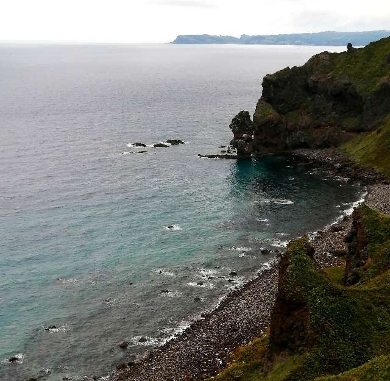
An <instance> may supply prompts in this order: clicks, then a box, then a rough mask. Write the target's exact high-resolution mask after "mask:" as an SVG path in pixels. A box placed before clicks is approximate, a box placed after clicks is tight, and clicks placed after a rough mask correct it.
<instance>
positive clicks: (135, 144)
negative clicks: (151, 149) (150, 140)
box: [133, 143, 146, 147]
mask: <svg viewBox="0 0 390 381" xmlns="http://www.w3.org/2000/svg"><path fill="white" fill-rule="evenodd" d="M133 146H134V147H146V144H145V143H133Z"/></svg>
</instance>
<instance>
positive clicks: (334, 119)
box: [230, 38, 390, 154]
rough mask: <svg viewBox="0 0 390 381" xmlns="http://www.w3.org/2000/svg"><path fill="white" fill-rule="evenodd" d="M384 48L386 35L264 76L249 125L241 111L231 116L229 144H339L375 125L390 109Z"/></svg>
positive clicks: (246, 147)
mask: <svg viewBox="0 0 390 381" xmlns="http://www.w3.org/2000/svg"><path fill="white" fill-rule="evenodd" d="M389 47H390V38H389V39H384V40H382V41H379V42H377V43H373V44H370V45H369V46H367V47H366V48H363V49H356V48H353V47H352V46H349V47H348V51H347V52H343V53H329V52H323V53H320V54H318V55H316V56H314V57H312V58H311V59H310V60H309V61H308V62H307V63H306V64H305V65H303V66H301V67H293V68H286V69H283V70H281V71H279V72H277V73H275V74H272V75H267V76H266V77H264V79H263V93H262V97H261V99H260V100H259V102H258V104H257V107H256V111H255V113H254V116H253V124H251V123H250V116H249V114H248V115H247V114H245V113H244V112H241V113H240V114H238V115H237V117H235V118H234V119H233V121H232V124H231V125H230V128H231V129H232V130H233V133H234V139H233V141H232V144H233V145H234V146H235V147H236V148H239V149H240V150H241V151H242V152H246V153H248V152H251V153H253V154H264V153H270V152H271V153H278V152H282V151H286V150H287V151H289V150H293V149H297V148H328V147H338V146H340V145H342V144H344V143H345V142H347V141H348V140H350V139H351V138H353V137H354V136H356V134H359V133H361V132H365V131H370V130H373V129H375V128H376V127H377V126H378V125H379V124H380V123H381V122H382V121H383V119H384V117H385V116H386V115H388V114H389V113H390V82H389V79H388V78H389V75H390V66H389V65H388V62H389V58H388V57H389V56H388V54H389V53H388V50H389ZM378 57H379V58H378ZM351 67H352V68H354V69H353V70H351V69H350V68H351ZM359 67H361V68H362V69H356V68H359ZM363 68H366V69H363ZM355 69H356V70H360V71H356V72H354V70H355ZM371 70H372V72H373V73H375V75H374V77H373V78H372V80H371V78H370V77H369V75H370V74H369V73H370V71H371ZM362 72H363V74H362ZM367 73H368V74H367ZM364 75H365V76H366V77H364ZM362 76H363V77H364V78H363V80H362V79H361V78H362ZM245 131H253V141H251V142H250V144H248V143H246V144H243V142H242V140H243V139H242V136H243V135H244V134H247V132H245Z"/></svg>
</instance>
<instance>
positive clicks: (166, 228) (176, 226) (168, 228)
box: [165, 225, 183, 232]
mask: <svg viewBox="0 0 390 381" xmlns="http://www.w3.org/2000/svg"><path fill="white" fill-rule="evenodd" d="M165 230H168V231H171V232H172V231H178V230H183V229H182V228H181V227H180V226H179V225H168V226H165Z"/></svg>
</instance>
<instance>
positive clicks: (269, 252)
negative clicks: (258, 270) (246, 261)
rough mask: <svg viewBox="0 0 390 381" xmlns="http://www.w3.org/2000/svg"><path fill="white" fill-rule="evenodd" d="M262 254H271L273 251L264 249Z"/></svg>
mask: <svg viewBox="0 0 390 381" xmlns="http://www.w3.org/2000/svg"><path fill="white" fill-rule="evenodd" d="M261 254H263V255H269V254H271V251H270V250H268V249H263V250H261Z"/></svg>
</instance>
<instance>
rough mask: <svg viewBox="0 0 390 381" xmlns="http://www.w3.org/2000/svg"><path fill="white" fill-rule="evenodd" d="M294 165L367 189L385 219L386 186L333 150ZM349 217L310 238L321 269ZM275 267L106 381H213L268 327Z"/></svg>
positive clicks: (331, 258) (302, 153) (301, 156)
mask: <svg viewBox="0 0 390 381" xmlns="http://www.w3.org/2000/svg"><path fill="white" fill-rule="evenodd" d="M292 155H293V156H295V157H296V158H297V160H298V161H302V162H304V163H313V164H316V165H317V166H318V164H320V169H321V170H324V171H326V172H328V173H330V174H332V175H336V176H347V177H349V178H350V179H351V180H354V181H359V182H360V183H361V184H363V185H365V186H367V190H368V192H367V195H366V199H365V202H366V203H367V204H368V205H369V206H371V207H372V208H374V209H377V210H378V211H380V212H383V213H387V214H390V185H389V183H388V181H386V180H385V178H384V177H383V176H381V175H378V174H377V173H374V172H372V171H370V170H368V169H364V168H360V167H358V166H356V165H354V164H353V163H351V161H350V160H348V158H347V157H346V156H345V155H344V154H342V153H341V152H340V151H338V150H334V149H325V150H298V151H294V152H293V153H292ZM351 223H352V218H351V216H345V217H344V218H343V219H342V220H340V221H339V222H337V223H336V224H333V225H331V226H328V227H327V228H326V229H325V230H323V231H320V232H317V233H316V234H315V236H313V237H312V244H313V246H314V248H315V251H316V254H315V260H316V262H317V264H318V265H319V267H320V268H322V269H324V268H327V267H330V266H335V265H338V264H340V263H341V260H340V259H339V258H338V256H339V255H342V254H343V253H344V252H345V250H346V244H345V242H344V240H345V237H346V235H347V234H348V233H349V231H350V228H351ZM278 262H279V258H275V260H274V261H273V263H272V264H271V265H270V266H269V268H265V269H264V270H263V271H260V272H259V274H258V276H257V277H256V278H255V279H253V280H251V281H250V282H248V283H246V284H245V285H244V286H243V287H241V288H240V289H238V290H236V291H233V292H231V293H230V294H228V295H227V296H226V297H225V298H224V299H223V301H222V302H221V303H220V305H219V306H218V307H217V308H216V309H215V310H214V311H212V312H210V313H206V314H202V317H201V319H200V320H198V321H196V322H194V323H193V324H192V325H191V326H190V327H189V328H188V329H186V330H185V331H184V332H183V333H182V334H181V335H180V336H178V337H176V338H174V339H173V340H171V341H169V342H167V343H166V344H165V345H163V346H162V347H159V348H156V349H154V350H152V351H150V352H148V353H147V354H146V355H145V356H144V357H143V358H141V359H139V360H138V361H135V362H133V361H130V362H129V363H127V364H120V365H118V371H117V372H116V373H115V374H114V375H112V376H111V377H110V380H111V381H125V380H127V381H130V380H131V381H138V380H150V381H152V380H159V381H162V380H166V381H168V380H170V381H179V380H201V379H206V378H208V377H210V376H214V375H216V374H217V373H218V372H219V371H220V369H221V368H223V367H224V366H225V365H226V364H227V361H228V357H229V355H230V353H231V352H232V351H233V350H234V349H235V348H237V347H238V346H240V345H244V344H247V343H248V342H250V341H251V340H253V339H254V338H255V337H258V336H261V335H262V334H263V333H264V332H265V331H266V329H267V327H268V326H269V323H270V317H271V311H272V308H273V305H274V302H275V298H276V293H277V283H278Z"/></svg>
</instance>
